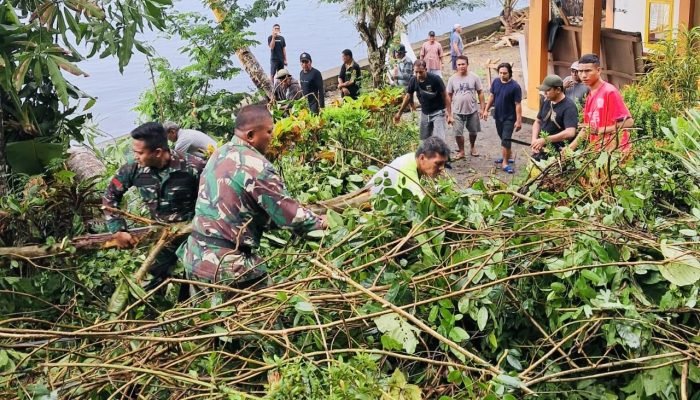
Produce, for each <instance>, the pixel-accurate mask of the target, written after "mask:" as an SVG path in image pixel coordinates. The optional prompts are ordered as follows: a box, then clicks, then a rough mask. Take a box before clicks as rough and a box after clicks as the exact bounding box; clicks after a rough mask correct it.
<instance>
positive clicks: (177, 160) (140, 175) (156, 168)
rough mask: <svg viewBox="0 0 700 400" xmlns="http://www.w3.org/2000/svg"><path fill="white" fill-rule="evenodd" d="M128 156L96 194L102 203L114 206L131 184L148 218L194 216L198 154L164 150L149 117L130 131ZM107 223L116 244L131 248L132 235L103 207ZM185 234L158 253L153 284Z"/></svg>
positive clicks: (167, 267)
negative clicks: (131, 156)
mask: <svg viewBox="0 0 700 400" xmlns="http://www.w3.org/2000/svg"><path fill="white" fill-rule="evenodd" d="M131 137H132V139H133V144H132V149H133V152H134V161H131V162H128V163H127V164H125V165H123V166H122V167H121V168H119V171H117V174H116V175H115V176H114V177H113V178H112V180H111V181H110V183H109V186H108V187H107V190H106V191H105V193H104V196H103V197H102V204H103V205H105V206H109V207H113V208H117V207H119V203H120V202H121V199H122V197H123V196H124V193H126V191H127V190H129V188H130V187H132V186H136V187H137V188H138V190H139V194H140V195H141V198H142V199H143V202H144V203H145V204H146V206H148V209H149V210H150V212H151V218H153V219H155V220H156V221H159V222H181V221H189V220H191V219H192V216H193V215H194V204H195V200H196V199H197V197H196V196H197V185H198V183H199V176H200V174H201V173H202V169H203V168H204V165H205V161H204V160H203V159H201V158H199V157H196V156H193V155H188V154H183V153H179V152H175V151H171V150H169V149H168V139H167V137H166V134H165V129H163V126H162V125H161V124H159V123H157V122H149V123H146V124H143V125H141V126H139V127H138V128H136V129H134V130H133V131H132V132H131ZM104 213H105V219H106V220H107V228H108V229H109V230H110V232H112V233H113V239H114V241H115V242H116V243H117V246H118V247H119V248H127V247H132V246H134V245H135V244H136V240H135V239H134V238H133V237H132V236H131V234H129V232H128V231H127V230H126V229H127V226H126V221H125V220H124V218H122V217H121V216H119V215H118V214H115V213H112V212H110V211H108V210H105V211H104ZM184 239H185V238H182V239H179V240H176V241H174V242H172V243H171V244H169V245H168V246H166V247H164V248H163V250H162V251H161V252H160V253H158V255H157V257H156V261H155V263H154V264H153V266H152V267H151V271H150V272H151V274H152V275H153V276H154V278H155V279H153V281H151V282H150V284H149V285H148V287H155V286H156V285H157V284H159V283H160V282H162V281H163V280H164V279H165V278H166V277H167V276H169V274H170V272H171V270H172V267H173V266H174V265H175V263H176V262H177V255H176V254H175V251H176V250H177V248H178V246H180V244H182V242H183V241H184Z"/></svg>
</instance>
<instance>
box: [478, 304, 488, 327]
mask: <svg viewBox="0 0 700 400" xmlns="http://www.w3.org/2000/svg"><path fill="white" fill-rule="evenodd" d="M488 320H489V310H488V309H487V308H486V307H484V306H481V307H480V308H479V312H478V313H477V315H476V324H477V325H478V326H479V330H480V331H483V330H484V328H486V323H487V322H488Z"/></svg>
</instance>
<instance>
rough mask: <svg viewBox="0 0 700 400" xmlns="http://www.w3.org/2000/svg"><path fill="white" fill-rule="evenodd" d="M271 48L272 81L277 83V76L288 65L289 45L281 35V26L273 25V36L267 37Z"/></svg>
mask: <svg viewBox="0 0 700 400" xmlns="http://www.w3.org/2000/svg"><path fill="white" fill-rule="evenodd" d="M267 45H268V47H270V80H271V81H272V82H274V81H275V74H276V73H277V71H279V70H281V69H282V68H284V67H285V66H286V65H287V43H286V42H285V41H284V37H282V35H280V25H279V24H274V25H272V35H270V36H268V37H267Z"/></svg>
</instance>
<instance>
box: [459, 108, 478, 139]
mask: <svg viewBox="0 0 700 400" xmlns="http://www.w3.org/2000/svg"><path fill="white" fill-rule="evenodd" d="M452 117H453V118H454V122H453V123H452V133H454V135H455V136H464V129H465V128H466V130H467V131H469V136H476V134H477V133H479V132H480V131H481V122H480V121H479V112H478V111H475V112H473V113H471V114H452Z"/></svg>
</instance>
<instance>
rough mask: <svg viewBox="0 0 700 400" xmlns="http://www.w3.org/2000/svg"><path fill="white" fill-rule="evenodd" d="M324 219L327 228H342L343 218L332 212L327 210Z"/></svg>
mask: <svg viewBox="0 0 700 400" xmlns="http://www.w3.org/2000/svg"><path fill="white" fill-rule="evenodd" d="M326 217H327V221H328V227H329V228H336V227H338V226H343V217H342V216H341V215H340V214H338V213H337V212H335V211H333V210H328V211H327V212H326Z"/></svg>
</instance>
